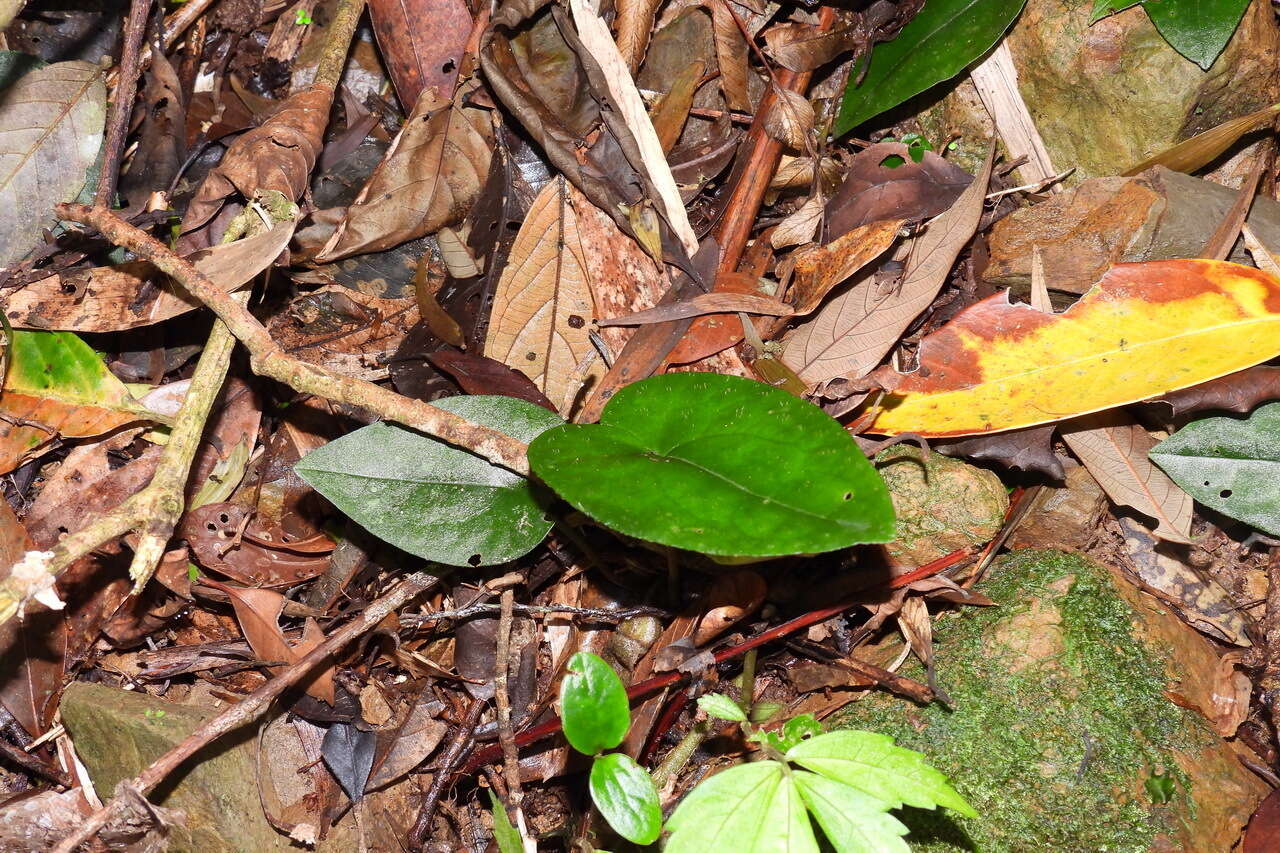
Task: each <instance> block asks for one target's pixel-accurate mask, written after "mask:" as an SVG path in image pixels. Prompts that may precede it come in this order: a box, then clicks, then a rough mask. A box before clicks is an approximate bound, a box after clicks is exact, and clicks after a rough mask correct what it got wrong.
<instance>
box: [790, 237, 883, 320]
mask: <svg viewBox="0 0 1280 853" xmlns="http://www.w3.org/2000/svg"><path fill="white" fill-rule="evenodd" d="M904 222H905V220H902V219H890V220H887V221H884V222H872V223H870V224H867V225H861V226H859V227H857V228H854V229H853V230H852V231H849V232H848V233H847V234H843V235H841V236H840V237H837V238H836V239H835V240H832V241H831V242H830V243H827V244H825V245H822V246H806V247H804V248H803V249H798V250H796V252H795V254H794V255H793V256H792V257H793V258H794V266H793V268H792V278H791V290H790V291H789V295H790V297H791V302H792V304H794V305H795V312H796V314H800V315H803V314H808V313H809V312H810V311H813V310H814V309H815V308H817V307H818V306H819V305H820V304H821V303H822V300H823V299H824V298H826V295H827V294H828V293H830V292H831V289H832V288H833V287H835V286H836V285H838V284H840V282H842V281H846V280H847V279H848V278H849V277H850V276H851V275H853V274H854V273H856V272H857V271H858V270H860V269H862V268H863V267H864V266H866V265H867V264H868V263H870V262H871V261H873V260H875V259H876V258H878V257H879V256H880V255H882V254H883V253H884V251H885V250H886V249H888V248H889V247H890V246H891V245H893V241H894V240H895V239H897V237H898V233H899V231H900V230H901V229H902V226H903V224H904Z"/></svg>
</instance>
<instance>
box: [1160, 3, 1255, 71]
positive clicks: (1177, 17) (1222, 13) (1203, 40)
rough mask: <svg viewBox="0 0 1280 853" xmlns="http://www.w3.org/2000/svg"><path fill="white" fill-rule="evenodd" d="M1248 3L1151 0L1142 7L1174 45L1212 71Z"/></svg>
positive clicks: (1202, 66) (1184, 54) (1196, 62)
mask: <svg viewBox="0 0 1280 853" xmlns="http://www.w3.org/2000/svg"><path fill="white" fill-rule="evenodd" d="M1248 5H1249V0H1147V2H1146V3H1144V4H1143V5H1142V8H1144V9H1146V10H1147V15H1148V16H1149V17H1150V18H1151V22H1152V23H1153V24H1155V25H1156V29H1157V30H1159V31H1160V35H1162V36H1164V39H1165V41H1167V42H1169V46H1170V47H1172V48H1173V49H1174V50H1176V51H1177V52H1178V53H1180V54H1182V55H1183V56H1185V57H1186V58H1187V59H1190V60H1191V61H1192V62H1194V63H1195V64H1196V65H1199V66H1200V67H1201V68H1203V69H1205V70H1208V68H1209V66H1210V65H1213V61H1214V60H1215V59H1217V58H1218V54H1220V53H1222V50H1223V48H1225V47H1226V46H1227V42H1229V41H1230V40H1231V34H1232V33H1234V32H1235V31H1236V25H1237V24H1239V23H1240V18H1241V17H1242V16H1243V15H1244V10H1245V8H1246V7H1247V6H1248Z"/></svg>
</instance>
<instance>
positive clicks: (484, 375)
mask: <svg viewBox="0 0 1280 853" xmlns="http://www.w3.org/2000/svg"><path fill="white" fill-rule="evenodd" d="M426 357H427V360H428V361H430V362H431V363H432V364H433V365H435V366H436V367H438V368H439V369H441V370H443V371H444V372H445V373H447V374H449V375H450V376H452V377H453V379H454V381H456V382H457V383H458V385H459V387H461V388H462V390H463V391H465V392H466V393H468V394H496V395H498V396H502V397H515V398H516V399H517V400H527V401H528V402H530V403H533V404H534V405H535V406H542V408H544V409H548V410H550V411H552V412H554V411H555V410H556V407H555V406H553V405H551V401H550V400H548V399H547V398H546V397H545V396H543V394H542V392H541V391H539V390H538V386H537V385H534V384H533V380H531V379H530V378H529V377H528V376H525V375H524V374H523V373H521V372H520V371H518V370H512V369H511V368H510V367H508V366H507V365H505V364H503V363H502V362H500V361H495V360H493V359H492V358H486V357H485V356H483V355H477V354H476V353H472V352H454V351H452V350H447V349H446V350H440V351H438V352H429V353H427V356H426Z"/></svg>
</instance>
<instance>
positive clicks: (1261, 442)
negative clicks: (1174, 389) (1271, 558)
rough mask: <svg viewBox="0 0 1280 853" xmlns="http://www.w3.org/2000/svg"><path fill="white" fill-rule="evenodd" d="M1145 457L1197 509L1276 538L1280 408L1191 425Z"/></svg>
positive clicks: (1263, 408)
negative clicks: (1193, 501) (1201, 507)
mask: <svg viewBox="0 0 1280 853" xmlns="http://www.w3.org/2000/svg"><path fill="white" fill-rule="evenodd" d="M1150 455H1151V461H1153V462H1155V463H1156V464H1157V465H1159V466H1160V467H1161V468H1163V469H1164V471H1165V473H1166V474H1168V475H1169V477H1170V478H1171V479H1172V480H1173V481H1174V482H1175V483H1177V484H1178V485H1179V486H1181V487H1182V488H1183V490H1185V491H1186V492H1187V493H1188V494H1190V495H1191V497H1193V498H1195V499H1196V500H1198V501H1199V502H1200V503H1202V504H1204V505H1205V506H1207V507H1209V508H1211V509H1215V510H1217V511H1218V512H1220V513H1222V514H1223V515H1226V516H1230V517H1231V518H1234V519H1237V520H1239V521H1243V522H1244V523H1246V524H1251V525H1253V526H1254V527H1256V528H1258V529H1259V530H1261V531H1263V532H1265V533H1270V534H1271V535H1272V536H1280V403H1269V404H1267V405H1265V406H1261V407H1259V408H1257V409H1255V410H1254V412H1253V414H1251V415H1250V416H1249V417H1248V418H1244V419H1241V418H1203V419H1202V420H1198V421H1193V422H1192V423H1189V424H1187V425H1186V426H1185V427H1183V428H1182V429H1180V430H1178V431H1177V432H1176V433H1174V434H1173V435H1171V436H1170V437H1169V438H1167V439H1165V440H1164V441H1162V442H1160V443H1159V444H1157V445H1156V446H1155V447H1153V448H1152V449H1151V454H1150Z"/></svg>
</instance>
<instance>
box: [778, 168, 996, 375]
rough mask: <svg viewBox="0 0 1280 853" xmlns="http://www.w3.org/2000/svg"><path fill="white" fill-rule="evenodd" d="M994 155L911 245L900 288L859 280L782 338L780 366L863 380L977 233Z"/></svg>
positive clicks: (929, 300)
mask: <svg viewBox="0 0 1280 853" xmlns="http://www.w3.org/2000/svg"><path fill="white" fill-rule="evenodd" d="M994 156H995V147H994V146H992V148H991V151H990V152H989V153H988V154H987V162H986V165H985V166H984V167H983V169H982V171H981V172H980V173H979V174H978V176H977V177H976V178H975V179H974V180H973V182H972V183H970V184H969V186H968V188H967V189H965V191H964V192H963V193H961V195H960V197H959V198H958V199H956V202H955V204H953V205H952V206H951V207H950V209H948V210H947V212H946V213H943V214H942V215H941V216H938V217H935V218H934V219H932V220H930V221H929V224H928V226H927V227H926V228H925V231H924V233H923V234H921V235H920V236H919V237H918V238H916V240H915V241H914V242H913V243H912V244H911V247H910V250H909V251H910V254H909V256H908V258H907V263H906V268H905V269H904V271H903V274H902V281H901V282H900V283H898V284H897V285H896V286H892V287H890V288H883V287H882V286H881V285H880V284H879V283H878V282H876V281H875V280H874V279H873V278H868V277H864V278H863V279H862V280H861V281H859V282H858V283H857V284H855V285H854V286H853V287H852V288H850V289H849V290H848V291H846V292H845V293H843V294H842V295H840V296H838V297H837V298H835V299H833V300H831V301H830V302H828V303H827V304H826V306H824V307H823V309H822V310H821V311H819V312H818V314H817V315H816V316H815V317H814V318H813V319H812V320H809V321H808V322H806V323H804V324H802V325H800V326H799V327H797V328H796V330H795V331H794V332H793V333H792V334H791V335H790V336H789V337H788V338H787V342H786V350H785V351H784V356H783V360H784V361H785V362H786V363H787V364H788V365H789V366H790V367H791V368H792V369H793V370H795V372H796V373H797V374H798V375H799V376H800V378H801V379H803V380H804V381H805V382H808V383H810V384H811V385H817V384H819V383H822V382H826V381H827V380H830V379H834V378H836V377H837V376H847V377H850V378H858V377H861V376H864V375H866V374H867V373H868V372H870V371H871V369H872V368H873V367H875V366H876V365H877V364H879V363H880V359H882V358H884V356H885V354H886V353H888V352H889V350H891V349H892V348H893V346H894V345H895V344H896V343H897V342H898V338H899V337H901V336H902V333H903V332H905V331H906V330H907V327H908V326H910V325H911V323H912V321H914V320H915V318H916V317H918V316H919V315H920V312H921V311H923V310H924V309H925V308H927V307H928V306H929V305H930V303H932V302H933V300H934V297H936V296H937V295H938V291H939V290H941V289H942V285H944V284H945V283H946V281H947V277H948V276H949V275H950V274H951V267H952V265H953V264H954V263H955V260H956V258H957V257H959V255H960V252H961V250H963V249H964V247H965V246H966V245H968V243H969V240H970V239H971V238H972V237H973V232H974V230H975V229H976V228H977V227H978V220H979V219H980V218H981V217H982V203H983V199H984V198H985V196H986V192H987V181H988V180H989V179H990V177H991V164H992V160H993V158H994Z"/></svg>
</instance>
